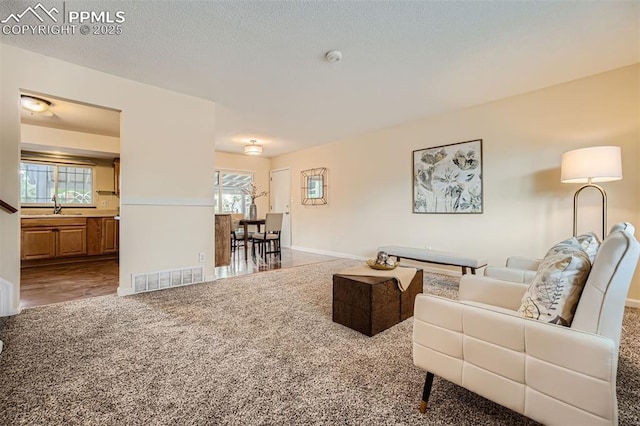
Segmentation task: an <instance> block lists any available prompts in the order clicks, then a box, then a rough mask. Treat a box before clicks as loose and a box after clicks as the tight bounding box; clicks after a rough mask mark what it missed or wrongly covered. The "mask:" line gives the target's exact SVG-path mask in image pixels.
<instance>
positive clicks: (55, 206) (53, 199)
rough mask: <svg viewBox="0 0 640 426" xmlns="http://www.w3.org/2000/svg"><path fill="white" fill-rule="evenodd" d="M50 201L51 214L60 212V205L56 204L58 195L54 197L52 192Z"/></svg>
mask: <svg viewBox="0 0 640 426" xmlns="http://www.w3.org/2000/svg"><path fill="white" fill-rule="evenodd" d="M51 201H53V214H60V212H61V211H62V206H61V205H60V204H58V197H56V195H55V194H53V198H52V199H51Z"/></svg>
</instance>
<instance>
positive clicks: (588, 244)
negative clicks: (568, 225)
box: [576, 232, 600, 264]
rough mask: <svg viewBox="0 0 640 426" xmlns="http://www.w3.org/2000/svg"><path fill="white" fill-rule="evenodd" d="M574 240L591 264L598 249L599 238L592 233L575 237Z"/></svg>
mask: <svg viewBox="0 0 640 426" xmlns="http://www.w3.org/2000/svg"><path fill="white" fill-rule="evenodd" d="M576 239H577V240H578V242H579V243H580V246H582V250H584V251H585V252H586V253H587V255H588V256H589V261H590V262H591V264H593V261H594V259H595V258H596V254H597V253H598V249H599V248H600V238H598V236H597V235H596V234H594V233H593V232H587V233H586V234H583V235H580V236H577V237H576Z"/></svg>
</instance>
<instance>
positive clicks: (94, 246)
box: [87, 217, 119, 255]
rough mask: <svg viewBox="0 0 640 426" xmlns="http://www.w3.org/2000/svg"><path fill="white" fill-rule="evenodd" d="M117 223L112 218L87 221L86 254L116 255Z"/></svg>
mask: <svg viewBox="0 0 640 426" xmlns="http://www.w3.org/2000/svg"><path fill="white" fill-rule="evenodd" d="M118 231H119V223H118V221H117V220H115V219H114V218H112V217H91V218H89V219H87V245H88V254H89V255H97V254H111V253H117V252H118V249H119V246H118V241H119V236H118V234H119V232H118Z"/></svg>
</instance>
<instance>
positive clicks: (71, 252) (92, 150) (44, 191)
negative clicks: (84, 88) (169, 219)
mask: <svg viewBox="0 0 640 426" xmlns="http://www.w3.org/2000/svg"><path fill="white" fill-rule="evenodd" d="M20 105H21V110H20V152H21V158H20V221H21V230H20V232H21V238H20V244H21V246H20V260H21V274H20V275H21V277H20V299H21V305H22V306H23V307H30V306H38V305H45V304H50V303H57V302H64V301H69V300H76V299H83V298H87V297H94V296H101V295H106V294H116V292H117V288H118V284H119V262H118V259H119V240H120V238H119V228H120V226H119V219H120V215H119V210H120V183H119V180H120V179H119V166H120V113H121V112H120V111H119V110H115V109H111V108H106V107H101V106H96V105H89V104H86V103H82V102H79V101H74V100H69V99H64V98H59V97H55V96H51V95H46V94H41V93H36V92H32V91H28V90H22V91H21V93H20Z"/></svg>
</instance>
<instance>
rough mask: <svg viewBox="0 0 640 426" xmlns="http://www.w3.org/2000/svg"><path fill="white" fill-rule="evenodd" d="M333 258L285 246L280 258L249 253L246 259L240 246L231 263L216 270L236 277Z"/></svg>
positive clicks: (219, 275) (223, 276)
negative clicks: (265, 257)
mask: <svg viewBox="0 0 640 426" xmlns="http://www.w3.org/2000/svg"><path fill="white" fill-rule="evenodd" d="M332 259H337V258H336V257H332V256H325V255H323V254H315V253H307V252H304V251H297V250H290V249H286V248H283V249H282V256H280V258H278V257H277V256H274V255H269V256H267V259H266V260H264V259H262V258H261V257H260V256H256V258H255V259H253V258H252V257H251V254H249V259H248V260H244V251H243V250H242V248H240V249H237V250H235V251H234V252H233V253H231V265H229V266H219V267H217V268H216V270H215V272H216V277H217V278H227V277H235V276H237V275H244V274H253V273H255V272H261V271H270V270H272V269H283V268H291V267H293V266H300V265H308V264H311V263H318V262H323V261H325V260H332Z"/></svg>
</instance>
